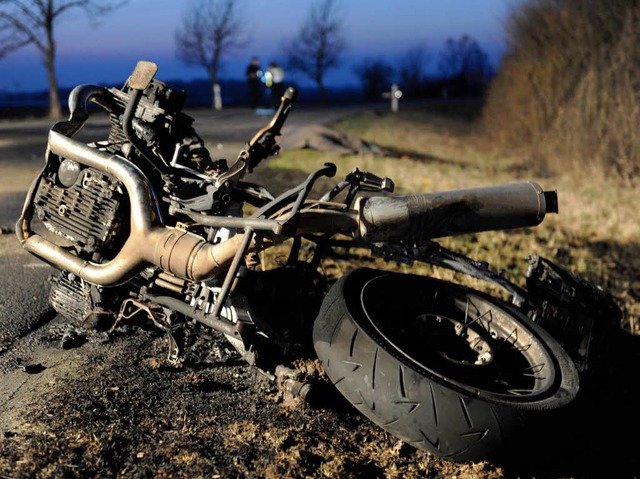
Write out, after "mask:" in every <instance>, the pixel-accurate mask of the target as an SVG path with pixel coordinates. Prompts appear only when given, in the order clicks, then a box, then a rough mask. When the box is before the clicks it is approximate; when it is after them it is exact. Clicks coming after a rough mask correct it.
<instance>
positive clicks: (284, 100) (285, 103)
mask: <svg viewBox="0 0 640 479" xmlns="http://www.w3.org/2000/svg"><path fill="white" fill-rule="evenodd" d="M297 96H298V90H296V89H295V88H293V87H291V86H290V87H289V88H287V90H286V91H285V92H284V94H283V95H282V97H281V98H280V106H279V107H278V110H277V111H276V113H275V115H273V120H271V124H270V125H269V130H270V132H271V134H272V135H274V136H276V135H279V134H280V130H281V129H282V125H284V122H285V121H286V119H287V117H288V116H289V112H290V111H291V107H292V106H293V102H294V101H296V98H297Z"/></svg>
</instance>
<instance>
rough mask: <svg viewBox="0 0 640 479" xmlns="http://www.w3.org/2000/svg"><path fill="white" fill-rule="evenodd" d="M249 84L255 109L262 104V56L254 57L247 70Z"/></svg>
mask: <svg viewBox="0 0 640 479" xmlns="http://www.w3.org/2000/svg"><path fill="white" fill-rule="evenodd" d="M245 76H246V77H247V86H248V87H249V103H250V104H251V108H253V109H254V110H255V109H256V108H258V107H259V106H260V101H261V100H262V91H261V84H260V83H261V79H262V69H261V68H260V58H258V57H253V58H252V59H251V63H249V65H248V66H247V71H246V72H245Z"/></svg>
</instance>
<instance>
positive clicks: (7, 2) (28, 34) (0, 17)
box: [0, 0, 126, 118]
mask: <svg viewBox="0 0 640 479" xmlns="http://www.w3.org/2000/svg"><path fill="white" fill-rule="evenodd" d="M125 1H126V0H120V1H117V2H116V1H111V2H109V1H104V0H101V1H98V0H0V58H2V57H4V56H5V55H7V54H9V53H11V52H13V51H15V50H18V49H19V48H22V47H24V46H26V45H31V44H33V45H35V46H36V48H37V49H38V50H39V51H40V53H41V54H42V58H43V62H44V66H45V68H46V70H47V77H48V80H49V116H50V117H51V118H60V117H62V108H61V106H60V96H59V94H58V80H57V77H56V70H55V61H56V41H55V37H54V27H55V25H56V22H57V21H58V19H59V18H60V17H61V16H62V15H65V14H66V13H67V12H68V11H69V10H73V9H78V8H81V9H84V10H85V11H86V12H87V14H88V15H90V16H91V17H92V18H97V17H98V16H99V15H102V14H105V13H107V12H108V11H110V10H113V9H114V8H117V7H119V6H121V5H122V4H124V3H125Z"/></svg>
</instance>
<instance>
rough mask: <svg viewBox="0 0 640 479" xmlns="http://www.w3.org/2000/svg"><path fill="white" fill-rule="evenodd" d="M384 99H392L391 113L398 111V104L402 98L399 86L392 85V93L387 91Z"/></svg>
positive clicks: (383, 96)
mask: <svg viewBox="0 0 640 479" xmlns="http://www.w3.org/2000/svg"><path fill="white" fill-rule="evenodd" d="M382 98H390V99H391V111H392V112H396V111H398V106H399V105H398V104H399V103H400V101H399V100H400V98H402V90H400V88H398V85H396V84H395V83H394V84H393V85H391V91H386V92H384V93H383V94H382Z"/></svg>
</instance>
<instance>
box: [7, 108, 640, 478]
mask: <svg viewBox="0 0 640 479" xmlns="http://www.w3.org/2000/svg"><path fill="white" fill-rule="evenodd" d="M228 114H229V115H231V113H228ZM30 125H31V124H30ZM27 126H28V125H27ZM33 128H35V127H33V125H31V126H28V128H27V129H26V130H25V131H27V132H29V131H31V132H32V134H29V135H26V136H25V138H26V139H29V138H31V139H32V140H33V147H34V148H38V149H39V148H41V147H42V145H41V144H40V143H39V141H36V139H37V138H40V132H39V131H35V130H34V131H32V129H33ZM19 130H20V128H19V125H12V127H11V135H16V134H18V132H19ZM211 131H212V134H213V132H214V129H213V128H212V129H211ZM215 131H216V132H218V131H219V130H218V129H215ZM5 138H7V139H8V138H9V136H8V135H7V136H5ZM0 139H1V138H0ZM29 141H31V140H29ZM233 141H241V139H240V138H234V139H233ZM27 144H30V143H29V142H28V141H26V140H25V141H23V142H15V143H8V145H9V146H7V145H6V144H5V147H1V145H0V153H1V154H2V155H1V157H0V166H2V167H4V165H7V164H10V165H11V167H12V168H15V165H16V161H17V160H15V158H17V157H16V154H17V153H19V155H20V161H23V160H24V158H32V160H31V161H29V162H26V164H24V167H25V168H33V164H35V163H37V162H38V161H40V160H39V158H40V156H39V154H36V153H33V154H32V155H33V156H29V155H31V153H29V155H26V153H27V152H28V148H27V147H26V146H25V145H27ZM11 145H13V146H11ZM12 148H14V149H12ZM16 148H17V150H16ZM37 151H39V150H37ZM12 159H14V160H12ZM18 163H19V162H18ZM12 171H13V170H12ZM287 175H288V173H287V172H282V171H280V172H279V173H278V176H280V177H286V176H287ZM291 176H293V177H295V174H294V173H291ZM20 196H21V193H19V192H15V191H13V192H10V193H7V194H6V195H5V196H3V197H2V198H3V211H2V215H0V218H8V219H9V220H11V219H12V218H13V217H14V216H15V211H14V210H15V208H17V207H19V203H20ZM9 220H7V224H4V223H3V224H2V225H0V226H3V227H5V228H4V231H5V233H6V234H3V235H0V268H1V269H2V274H3V278H2V281H1V282H0V284H2V288H3V290H2V293H1V295H0V306H1V310H0V313H1V314H0V317H1V318H2V321H3V323H2V325H0V478H49V477H52V478H74V477H79V478H84V477H100V478H116V477H135V478H147V477H149V478H157V477H185V478H187V477H188V478H195V477H203V478H216V477H221V478H245V477H246V478H253V477H255V478H283V477H284V478H287V477H291V478H307V477H311V478H320V477H328V478H394V477H397V478H413V477H416V478H417V477H422V478H451V477H457V478H487V479H489V478H497V477H523V478H524V477H536V478H544V477H563V478H578V477H618V478H625V477H629V478H631V477H638V476H639V475H640V459H638V455H637V441H636V440H635V439H634V438H635V435H636V434H637V431H638V429H640V416H639V415H638V414H637V400H636V398H637V397H638V393H639V392H640V391H639V389H640V381H638V380H637V378H638V373H639V365H640V356H639V355H640V347H638V346H640V345H639V344H638V342H639V340H640V339H639V338H638V337H635V336H626V335H623V334H620V335H619V336H617V335H616V337H615V338H614V343H613V347H612V348H611V350H610V352H609V353H608V355H607V364H606V367H605V368H604V369H603V371H602V375H601V379H600V381H599V382H598V383H597V385H596V386H593V387H586V388H585V389H584V392H583V394H582V396H581V397H580V398H579V400H578V401H577V402H576V403H575V404H574V405H572V407H570V408H568V409H566V410H563V411H559V412H557V413H554V414H552V415H550V416H549V415H541V417H540V422H539V423H538V424H535V425H532V426H531V427H530V428H529V429H526V430H523V431H522V437H521V442H519V443H517V444H514V453H513V455H512V456H510V458H509V459H510V461H509V462H508V463H506V462H496V463H491V462H483V463H474V464H455V463H452V462H448V461H446V460H442V459H438V458H435V457H433V456H431V455H429V454H427V453H425V452H421V451H417V450H415V449H413V448H412V447H411V446H409V445H407V444H404V443H403V442H402V441H399V440H397V439H395V438H394V437H392V436H390V435H388V434H386V433H385V432H383V431H382V430H381V429H379V428H377V427H376V426H374V425H373V424H371V423H370V422H369V421H368V420H367V419H365V418H364V417H362V416H361V415H359V413H357V412H356V411H355V409H353V408H352V407H351V406H350V405H349V404H347V403H345V401H343V400H342V399H341V397H339V396H338V395H337V394H336V393H335V391H334V389H333V387H332V386H331V385H330V383H329V382H328V381H327V380H326V379H325V377H324V376H323V374H322V371H321V368H319V366H318V364H317V362H316V361H314V358H313V356H312V354H309V355H308V357H305V358H304V360H301V361H299V362H297V363H296V364H295V366H296V371H297V375H298V379H300V380H302V381H308V382H309V383H310V384H312V386H313V388H312V390H311V391H312V393H311V394H310V395H309V396H308V400H306V401H305V400H303V399H301V398H299V397H294V396H292V395H291V394H290V393H288V392H286V391H284V390H283V388H281V387H280V384H279V382H278V381H277V380H273V379H272V378H269V377H268V376H267V375H265V374H263V373H261V372H260V371H259V370H258V369H256V368H253V367H251V366H248V365H246V364H245V363H243V362H242V361H240V360H239V358H238V356H237V355H236V353H234V352H233V351H232V348H230V347H229V346H228V345H227V344H226V342H225V340H224V339H223V338H221V337H220V336H217V335H215V334H208V335H205V336H203V337H196V336H195V335H188V336H187V339H188V343H189V344H190V348H189V349H188V350H187V351H186V352H185V353H184V360H183V361H182V363H181V364H179V365H172V364H170V363H169V362H168V361H166V355H167V342H166V338H165V337H164V336H163V335H162V334H161V333H159V332H158V331H154V330H150V329H148V328H145V327H142V325H139V324H122V325H120V326H119V327H118V328H116V329H115V330H114V331H113V332H110V333H107V332H97V331H94V330H90V329H87V328H86V327H84V325H77V324H70V323H68V322H67V321H66V320H65V319H64V318H62V317H59V316H56V315H55V314H54V313H53V312H52V311H51V310H50V309H48V307H47V306H46V294H47V286H46V277H47V276H48V275H49V273H50V272H51V271H50V269H49V268H48V267H46V266H43V265H41V264H40V265H39V264H38V262H37V261H36V260H34V259H33V258H31V257H30V256H28V255H27V254H26V253H24V252H23V251H22V250H21V249H20V248H19V246H18V245H17V242H16V240H15V236H14V235H13V234H12V232H11V231H10V230H9V229H8V228H7V227H10V226H11V223H10V222H9ZM25 271H26V272H27V273H28V274H27V273H24V272H25ZM18 292H23V293H24V296H20V295H18Z"/></svg>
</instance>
